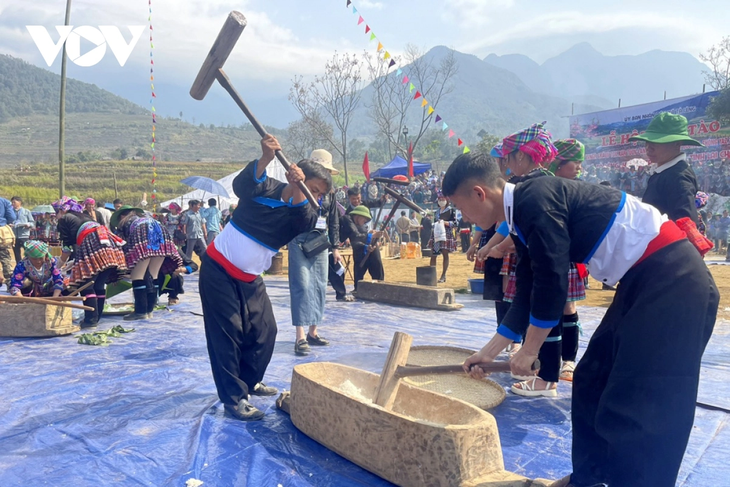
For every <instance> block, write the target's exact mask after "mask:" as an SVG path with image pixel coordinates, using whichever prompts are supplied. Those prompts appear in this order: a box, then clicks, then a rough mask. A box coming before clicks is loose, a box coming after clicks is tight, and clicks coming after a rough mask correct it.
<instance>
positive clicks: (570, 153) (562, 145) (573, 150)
mask: <svg viewBox="0 0 730 487" xmlns="http://www.w3.org/2000/svg"><path fill="white" fill-rule="evenodd" d="M553 145H554V146H555V148H556V149H558V154H557V155H556V156H555V160H554V161H553V162H551V163H550V167H549V170H550V172H551V173H553V174H555V171H557V170H558V168H559V167H560V166H562V165H563V164H567V163H569V162H583V160H584V159H585V158H586V147H585V146H584V145H583V143H582V142H580V141H579V140H576V139H562V140H556V141H555V142H553Z"/></svg>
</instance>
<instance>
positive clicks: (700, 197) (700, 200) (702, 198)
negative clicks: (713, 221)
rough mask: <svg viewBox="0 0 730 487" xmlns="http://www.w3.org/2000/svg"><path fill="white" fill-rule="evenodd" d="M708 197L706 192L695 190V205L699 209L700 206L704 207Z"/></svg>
mask: <svg viewBox="0 0 730 487" xmlns="http://www.w3.org/2000/svg"><path fill="white" fill-rule="evenodd" d="M709 199H710V197H709V196H707V193H703V192H702V191H697V194H696V195H695V206H696V207H697V209H698V210H699V209H700V208H704V207H705V205H706V204H707V200H709Z"/></svg>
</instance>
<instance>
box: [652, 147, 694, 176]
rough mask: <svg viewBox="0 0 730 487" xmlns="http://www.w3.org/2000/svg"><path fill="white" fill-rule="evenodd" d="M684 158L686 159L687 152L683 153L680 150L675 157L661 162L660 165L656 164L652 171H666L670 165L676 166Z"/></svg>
mask: <svg viewBox="0 0 730 487" xmlns="http://www.w3.org/2000/svg"><path fill="white" fill-rule="evenodd" d="M686 159H687V154H685V153H684V152H682V153H680V154H679V155H678V156H677V157H675V158H674V159H672V160H671V161H669V162H667V163H666V164H662V165H661V166H657V168H656V169H654V173H655V174H656V173H659V172H662V171H666V170H667V169H669V168H670V167H672V166H676V165H677V163H678V162H679V161H684V160H686Z"/></svg>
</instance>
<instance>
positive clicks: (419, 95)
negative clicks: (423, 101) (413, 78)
mask: <svg viewBox="0 0 730 487" xmlns="http://www.w3.org/2000/svg"><path fill="white" fill-rule="evenodd" d="M411 86H413V85H411ZM419 98H421V92H420V91H418V90H416V96H414V97H413V99H414V100H418V99H419Z"/></svg>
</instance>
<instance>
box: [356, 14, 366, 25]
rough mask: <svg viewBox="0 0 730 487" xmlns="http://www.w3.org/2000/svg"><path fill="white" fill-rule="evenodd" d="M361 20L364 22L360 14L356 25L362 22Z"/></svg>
mask: <svg viewBox="0 0 730 487" xmlns="http://www.w3.org/2000/svg"><path fill="white" fill-rule="evenodd" d="M363 22H365V19H363V18H362V15H361V16H360V18H359V19H357V25H360V24H362V23H363Z"/></svg>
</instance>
